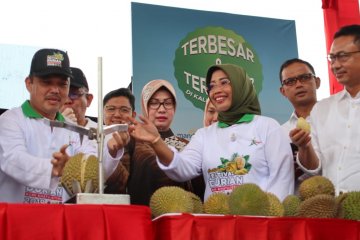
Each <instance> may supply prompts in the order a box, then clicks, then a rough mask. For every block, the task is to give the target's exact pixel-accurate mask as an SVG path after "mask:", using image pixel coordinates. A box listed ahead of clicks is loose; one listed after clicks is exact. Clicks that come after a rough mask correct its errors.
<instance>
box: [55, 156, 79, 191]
mask: <svg viewBox="0 0 360 240" xmlns="http://www.w3.org/2000/svg"><path fill="white" fill-rule="evenodd" d="M83 158H84V154H83V153H78V154H76V155H74V156H72V157H70V159H69V160H68V161H67V163H66V164H65V167H64V169H63V174H62V176H61V179H60V183H61V184H62V185H63V187H64V188H65V190H66V191H67V192H68V194H69V195H70V196H71V195H73V194H74V191H73V187H72V181H73V180H76V181H78V182H79V183H80V181H81V165H82V160H83Z"/></svg>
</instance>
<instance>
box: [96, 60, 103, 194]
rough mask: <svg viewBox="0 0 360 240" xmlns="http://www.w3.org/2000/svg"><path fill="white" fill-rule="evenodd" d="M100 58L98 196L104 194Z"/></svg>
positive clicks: (100, 61) (99, 64)
mask: <svg viewBox="0 0 360 240" xmlns="http://www.w3.org/2000/svg"><path fill="white" fill-rule="evenodd" d="M102 98H103V97H102V57H98V119H97V120H98V130H97V143H98V159H99V194H103V193H104V176H103V164H102V162H103V152H104V132H103V104H102Z"/></svg>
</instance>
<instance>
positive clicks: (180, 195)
mask: <svg viewBox="0 0 360 240" xmlns="http://www.w3.org/2000/svg"><path fill="white" fill-rule="evenodd" d="M150 208H151V212H152V215H153V216H154V217H158V216H160V215H162V214H165V213H191V212H192V211H193V209H194V207H193V200H192V198H191V197H190V194H189V193H188V192H187V191H185V190H184V189H182V188H180V187H176V186H166V187H161V188H159V189H157V190H156V191H155V192H154V193H153V195H152V196H151V198H150Z"/></svg>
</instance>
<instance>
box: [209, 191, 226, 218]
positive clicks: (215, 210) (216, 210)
mask: <svg viewBox="0 0 360 240" xmlns="http://www.w3.org/2000/svg"><path fill="white" fill-rule="evenodd" d="M204 212H205V213H209V214H230V209H229V195H227V194H225V193H221V192H218V193H213V194H211V195H210V196H209V197H208V198H207V199H206V201H205V202H204Z"/></svg>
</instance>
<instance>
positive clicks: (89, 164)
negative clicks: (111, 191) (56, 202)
mask: <svg viewBox="0 0 360 240" xmlns="http://www.w3.org/2000/svg"><path fill="white" fill-rule="evenodd" d="M60 182H61V184H62V186H63V187H64V188H65V190H66V191H67V193H68V194H69V195H70V196H73V195H74V194H77V193H95V192H97V191H98V187H99V186H98V185H99V161H98V159H97V157H95V156H94V155H90V156H87V155H85V154H83V153H78V154H76V155H74V156H72V157H71V158H70V159H69V161H68V162H67V163H66V165H65V167H64V170H63V175H62V177H61V180H60Z"/></svg>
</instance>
